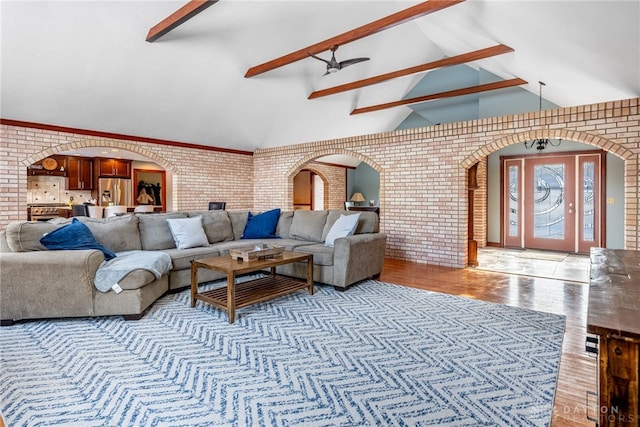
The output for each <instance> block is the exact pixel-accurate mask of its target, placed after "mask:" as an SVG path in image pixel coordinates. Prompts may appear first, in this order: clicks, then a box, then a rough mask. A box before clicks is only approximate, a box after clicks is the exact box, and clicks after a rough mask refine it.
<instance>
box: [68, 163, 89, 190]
mask: <svg viewBox="0 0 640 427" xmlns="http://www.w3.org/2000/svg"><path fill="white" fill-rule="evenodd" d="M67 176H68V177H69V180H68V181H67V189H68V190H93V181H94V180H93V159H91V158H87V157H68V158H67Z"/></svg>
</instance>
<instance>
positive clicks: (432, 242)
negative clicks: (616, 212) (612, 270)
mask: <svg viewBox="0 0 640 427" xmlns="http://www.w3.org/2000/svg"><path fill="white" fill-rule="evenodd" d="M639 104H640V99H630V100H622V101H615V102H606V103H599V104H593V105H584V106H579V107H570V108H559V109H554V110H547V111H542V112H534V113H525V114H518V115H508V116H502V117H493V118H487V119H479V120H471V121H466V122H458V123H450V124H444V125H438V126H431V127H426V128H417V129H407V130H400V131H394V132H386V133H379V134H372V135H363V136H358V137H353V138H342V139H336V140H331V141H319V142H311V143H305V144H299V145H293V146H286V147H274V148H268V149H264V150H258V151H257V152H256V153H255V155H254V168H255V170H256V173H259V174H260V175H261V176H268V177H269V182H268V183H265V185H262V186H260V187H256V188H255V194H256V202H255V208H256V209H266V208H267V207H268V206H269V203H275V204H281V205H283V206H286V204H287V201H288V200H291V193H292V183H291V180H292V177H293V176H295V174H296V173H297V171H298V170H300V169H302V167H303V165H305V164H306V163H307V162H309V161H311V160H313V159H315V158H317V157H320V156H322V155H325V154H349V155H352V156H353V157H356V158H359V159H361V160H363V161H365V162H366V163H367V164H369V165H370V166H371V167H373V168H374V169H375V170H376V171H378V172H379V173H380V206H381V217H380V219H381V229H382V231H384V232H385V233H387V234H388V243H387V256H390V257H393V258H400V259H406V260H411V261H416V262H421V263H429V264H438V265H445V266H452V267H463V266H465V265H466V260H467V246H466V245H467V174H466V170H467V169H468V168H469V167H470V166H471V165H473V164H474V163H476V162H480V165H479V169H478V172H479V174H478V183H479V185H480V189H479V190H478V191H476V193H477V194H476V196H475V199H474V205H475V215H476V217H477V218H483V220H481V221H480V222H476V224H475V227H474V229H475V233H476V235H475V237H476V239H477V240H478V241H479V243H480V245H484V244H486V217H487V212H486V209H487V204H486V198H487V183H486V168H487V166H486V157H487V155H489V154H490V153H492V152H494V151H497V150H499V149H501V148H503V147H507V146H509V145H513V144H520V143H522V142H524V141H526V140H531V139H535V138H562V139H564V140H573V141H577V142H581V143H584V144H589V145H593V146H596V147H600V148H603V149H604V150H607V151H609V152H611V153H613V154H615V155H617V156H618V157H620V158H622V159H623V160H624V161H625V224H624V229H625V247H626V248H628V249H640V247H639V246H638V241H639V239H638V238H639V235H638V233H639V232H638V227H637V218H638V166H637V165H638V152H639V151H640V113H639Z"/></svg>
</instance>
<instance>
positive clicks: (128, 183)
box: [98, 178, 134, 206]
mask: <svg viewBox="0 0 640 427" xmlns="http://www.w3.org/2000/svg"><path fill="white" fill-rule="evenodd" d="M98 191H99V197H100V200H99V203H100V205H102V206H108V205H109V204H114V205H124V206H133V205H134V202H133V181H132V180H130V179H127V178H99V179H98Z"/></svg>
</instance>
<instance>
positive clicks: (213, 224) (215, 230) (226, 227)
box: [189, 210, 234, 243]
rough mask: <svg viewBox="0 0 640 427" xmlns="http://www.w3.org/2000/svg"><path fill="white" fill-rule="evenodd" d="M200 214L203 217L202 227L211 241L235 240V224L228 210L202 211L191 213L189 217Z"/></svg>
mask: <svg viewBox="0 0 640 427" xmlns="http://www.w3.org/2000/svg"><path fill="white" fill-rule="evenodd" d="M196 215H200V216H201V217H202V228H204V232H205V234H206V235H207V239H208V240H209V243H217V242H226V241H229V240H233V238H234V235H233V226H232V225H231V220H230V219H229V215H228V214H227V211H223V210H217V211H202V212H198V213H197V214H196V213H193V212H190V213H189V217H191V216H196Z"/></svg>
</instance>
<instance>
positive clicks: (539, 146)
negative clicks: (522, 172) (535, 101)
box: [524, 82, 562, 151]
mask: <svg viewBox="0 0 640 427" xmlns="http://www.w3.org/2000/svg"><path fill="white" fill-rule="evenodd" d="M538 83H540V110H539V111H540V112H541V113H542V86H546V85H545V84H544V82H538ZM540 116H542V114H541V115H540ZM561 143H562V139H559V140H558V141H557V142H553V141H552V140H550V139H548V138H544V139H542V138H540V139H534V140H533V141H525V142H524V147H525V148H526V149H527V150H529V149H531V148H533V147H536V150H538V151H542V150H544V149H545V148H547V145H551V146H552V147H558V146H559V145H560V144H561Z"/></svg>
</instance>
